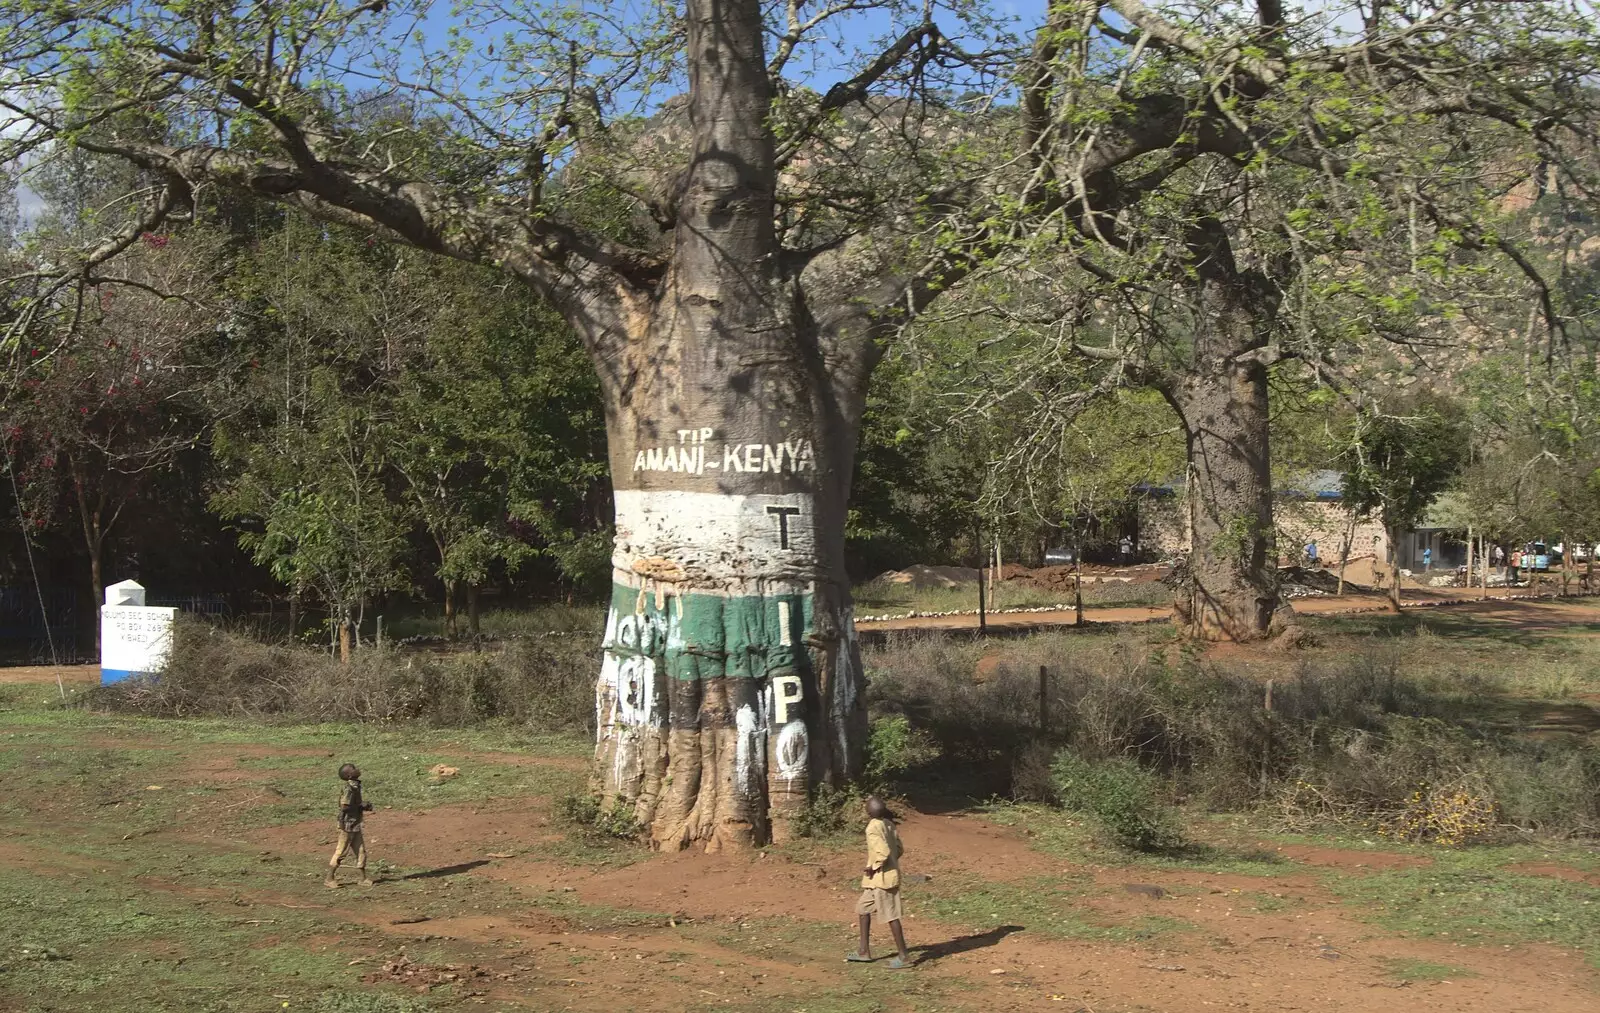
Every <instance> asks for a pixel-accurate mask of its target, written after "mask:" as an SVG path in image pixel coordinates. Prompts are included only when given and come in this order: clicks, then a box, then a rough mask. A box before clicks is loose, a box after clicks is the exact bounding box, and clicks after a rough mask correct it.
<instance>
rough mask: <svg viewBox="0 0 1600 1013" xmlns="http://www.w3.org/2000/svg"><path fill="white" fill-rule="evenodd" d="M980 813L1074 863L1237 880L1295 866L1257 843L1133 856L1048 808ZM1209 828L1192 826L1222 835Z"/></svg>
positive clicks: (997, 807) (1012, 806) (1193, 844)
mask: <svg viewBox="0 0 1600 1013" xmlns="http://www.w3.org/2000/svg"><path fill="white" fill-rule="evenodd" d="M977 811H978V812H981V813H983V815H984V816H985V817H986V818H987V819H989V820H992V821H993V822H995V823H997V824H999V825H1000V826H1004V827H1010V828H1012V829H1015V830H1019V831H1021V832H1022V833H1024V834H1025V835H1026V836H1027V838H1028V843H1029V845H1030V846H1031V847H1032V848H1033V849H1034V850H1035V851H1038V852H1040V853H1042V854H1046V855H1051V856H1053V857H1057V858H1061V859H1064V860H1066V861H1070V862H1091V863H1095V864H1099V865H1127V866H1131V867H1134V868H1153V869H1172V870H1190V871H1195V872H1211V873H1218V874H1231V875H1237V876H1281V875H1283V874H1284V872H1285V871H1286V868H1287V867H1288V865H1289V860H1288V859H1286V858H1284V857H1283V856H1281V855H1277V854H1274V853H1273V852H1271V851H1267V850H1265V849H1264V848H1262V847H1260V846H1258V845H1257V844H1255V843H1253V842H1252V843H1247V844H1246V843H1235V842H1231V841H1225V840H1216V841H1202V840H1195V839H1190V840H1189V841H1188V842H1187V843H1185V844H1184V845H1183V846H1181V847H1178V848H1174V849H1172V850H1170V851H1165V852H1151V853H1143V852H1134V851H1128V850H1127V849H1125V848H1120V847H1116V846H1115V845H1113V844H1111V843H1109V842H1107V841H1105V840H1104V839H1102V838H1101V836H1100V835H1099V834H1098V833H1097V832H1096V829H1095V828H1094V827H1093V826H1092V825H1091V824H1090V822H1089V821H1088V820H1086V819H1083V818H1080V817H1078V816H1076V815H1074V814H1072V813H1067V812H1063V811H1061V810H1059V809H1054V808H1051V807H1050V806H1045V805H1034V804H1030V803H1016V802H1006V801H1004V800H994V801H991V802H989V803H987V804H985V805H984V806H982V807H980V808H979V809H978V810H977ZM1209 823H1210V821H1208V820H1196V821H1191V838H1193V837H1194V836H1196V835H1197V834H1198V833H1199V832H1205V833H1208V834H1210V835H1212V836H1216V834H1215V831H1214V830H1213V829H1212V828H1211V827H1210V826H1209Z"/></svg>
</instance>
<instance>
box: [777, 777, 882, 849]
mask: <svg viewBox="0 0 1600 1013" xmlns="http://www.w3.org/2000/svg"><path fill="white" fill-rule="evenodd" d="M865 802H866V795H865V794H864V793H863V792H862V791H861V789H860V788H859V787H858V786H856V785H847V786H845V787H843V788H835V787H834V786H833V785H831V784H823V785H818V786H817V787H816V788H815V789H813V790H812V792H811V797H810V798H809V799H807V800H806V804H805V805H804V806H802V807H801V808H800V811H799V812H798V813H797V814H795V816H794V820H793V823H792V828H793V830H794V833H795V836H797V837H813V838H823V839H826V838H831V837H839V836H841V835H843V834H846V833H848V832H850V831H852V830H857V829H859V828H860V827H863V826H865V825H866V815H865V812H866V810H865V809H864V808H863V805H864V803H865Z"/></svg>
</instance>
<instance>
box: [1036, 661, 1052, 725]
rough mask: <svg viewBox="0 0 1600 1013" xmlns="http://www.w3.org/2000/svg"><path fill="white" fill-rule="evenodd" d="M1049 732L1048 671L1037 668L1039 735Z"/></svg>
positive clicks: (1040, 667)
mask: <svg viewBox="0 0 1600 1013" xmlns="http://www.w3.org/2000/svg"><path fill="white" fill-rule="evenodd" d="M1049 731H1050V671H1049V669H1047V668H1045V667H1044V666H1043V665H1040V666H1039V733H1040V734H1041V735H1044V734H1047V733H1048V732H1049Z"/></svg>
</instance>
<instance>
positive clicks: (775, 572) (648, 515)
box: [611, 489, 817, 593]
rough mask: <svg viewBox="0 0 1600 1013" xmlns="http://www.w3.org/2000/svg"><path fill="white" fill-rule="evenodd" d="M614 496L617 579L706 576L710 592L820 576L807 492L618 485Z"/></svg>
mask: <svg viewBox="0 0 1600 1013" xmlns="http://www.w3.org/2000/svg"><path fill="white" fill-rule="evenodd" d="M614 495H615V500H616V508H617V513H616V520H617V533H616V543H615V547H614V549H613V551H612V556H611V565H612V567H613V568H614V569H615V570H616V574H617V579H618V580H629V579H630V578H631V580H630V582H633V581H638V580H640V579H641V578H652V577H654V578H657V579H661V580H666V581H668V582H674V581H688V582H690V583H699V582H701V581H705V582H708V583H709V584H710V587H707V588H706V590H707V591H713V589H714V588H719V587H725V586H727V585H729V584H730V583H737V582H739V581H744V580H763V581H768V582H782V581H793V582H797V583H804V584H809V583H810V582H811V581H813V580H814V579H815V577H816V571H817V538H816V524H817V519H816V510H815V505H816V502H815V497H814V496H812V494H810V493H782V494H773V493H757V494H752V495H736V494H727V493H717V492H687V491H684V490H680V489H618V490H617V491H616V493H615V494H614ZM695 590H696V591H697V592H698V591H700V590H701V588H698V587H697V588H695ZM729 590H730V591H732V592H733V593H741V592H740V591H739V590H736V589H733V588H729ZM713 593H714V591H713Z"/></svg>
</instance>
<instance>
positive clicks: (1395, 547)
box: [1383, 525, 1400, 612]
mask: <svg viewBox="0 0 1600 1013" xmlns="http://www.w3.org/2000/svg"><path fill="white" fill-rule="evenodd" d="M1383 534H1384V540H1385V541H1387V542H1388V543H1389V608H1390V610H1391V611H1393V612H1399V611H1400V533H1399V532H1398V531H1396V530H1395V529H1393V528H1391V527H1389V526H1388V525H1384V529H1383Z"/></svg>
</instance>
